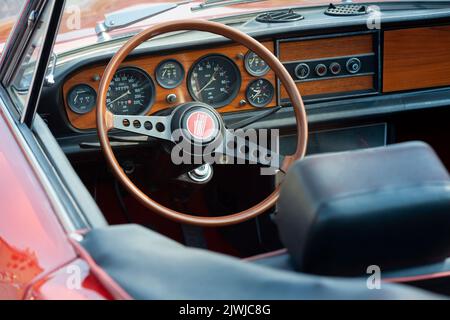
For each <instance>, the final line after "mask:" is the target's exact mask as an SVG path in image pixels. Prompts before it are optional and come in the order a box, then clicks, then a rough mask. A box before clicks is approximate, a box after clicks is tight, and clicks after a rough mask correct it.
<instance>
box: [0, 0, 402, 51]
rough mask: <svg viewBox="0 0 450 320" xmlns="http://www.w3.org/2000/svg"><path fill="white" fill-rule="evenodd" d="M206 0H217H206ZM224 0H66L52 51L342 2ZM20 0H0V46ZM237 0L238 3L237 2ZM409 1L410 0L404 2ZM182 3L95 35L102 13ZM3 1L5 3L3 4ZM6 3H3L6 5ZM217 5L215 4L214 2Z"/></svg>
mask: <svg viewBox="0 0 450 320" xmlns="http://www.w3.org/2000/svg"><path fill="white" fill-rule="evenodd" d="M209 1H210V2H218V1H217V0H209ZM234 1H235V3H234V4H233V0H227V1H225V2H227V4H226V5H219V6H217V5H214V6H210V7H207V8H204V9H201V10H193V9H195V8H198V7H199V6H200V5H201V4H203V3H204V2H205V0H192V1H186V0H152V1H148V0H127V1H111V0H67V1H66V8H65V12H64V16H63V19H62V21H61V26H60V30H59V34H58V37H57V40H56V46H55V49H54V50H55V53H57V54H59V53H62V52H67V51H71V50H76V49H80V48H84V47H86V46H88V45H94V44H96V43H99V42H104V41H108V40H110V39H111V38H112V39H114V38H118V37H123V36H128V35H130V34H134V33H137V32H139V31H141V30H142V29H143V28H145V27H148V26H151V25H153V24H158V23H161V22H165V21H171V20H177V19H208V20H211V19H220V18H227V17H232V16H236V15H242V14H248V13H255V12H262V11H267V10H276V9H283V8H292V7H310V6H319V5H328V4H329V3H330V2H331V3H341V2H342V1H330V0H254V1H252V2H247V3H242V1H239V0H234ZM392 1H396V2H397V1H398V0H379V1H370V2H371V3H374V2H392ZM22 2H23V0H2V4H0V49H1V46H2V43H4V42H5V41H6V38H7V36H8V32H7V31H8V30H9V29H10V28H11V27H12V25H13V23H14V14H13V13H14V12H17V10H15V9H17V8H16V7H19V6H20V5H21V4H22ZM239 2H241V3H239ZM353 2H354V3H355V2H356V3H363V2H367V1H363V0H353ZM408 2H410V1H408ZM177 3H182V4H181V5H179V6H178V7H176V8H173V9H171V10H168V11H166V12H163V13H161V14H158V15H156V16H153V17H151V18H148V19H146V20H142V21H140V22H138V23H135V24H131V25H129V26H127V27H125V28H119V29H116V30H113V31H110V32H108V34H109V35H111V37H110V38H101V37H98V36H97V33H96V31H95V27H96V25H97V23H99V22H102V21H103V20H104V19H105V15H107V14H109V13H112V12H117V11H120V10H124V9H136V8H139V9H141V8H144V7H145V8H148V7H151V6H158V5H159V6H160V5H163V4H177ZM3 4H5V5H3ZM6 4H7V5H6ZM216 4H217V3H216Z"/></svg>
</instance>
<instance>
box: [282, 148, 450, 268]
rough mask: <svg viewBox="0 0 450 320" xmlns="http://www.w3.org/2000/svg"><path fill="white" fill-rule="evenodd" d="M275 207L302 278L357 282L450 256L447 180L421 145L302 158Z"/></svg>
mask: <svg viewBox="0 0 450 320" xmlns="http://www.w3.org/2000/svg"><path fill="white" fill-rule="evenodd" d="M278 204H279V206H278V208H279V209H278V214H277V216H276V222H277V225H278V228H279V231H280V237H281V239H282V241H283V243H284V245H285V246H286V248H287V249H288V251H289V253H290V254H291V256H292V258H293V260H294V263H295V265H296V267H297V268H298V269H299V270H301V271H302V272H308V273H315V274H324V275H337V276H357V275H362V274H365V273H366V270H367V267H368V266H371V265H377V266H379V267H380V268H381V270H382V271H383V270H384V271H388V270H397V269H401V268H405V267H413V266H421V265H425V264H428V263H434V262H437V261H442V260H444V259H445V258H447V257H449V256H450V178H449V174H448V172H447V170H446V169H445V167H444V166H443V164H442V163H441V161H440V160H439V159H438V157H437V156H436V154H435V153H434V151H433V150H432V149H431V148H430V147H429V146H428V145H427V144H425V143H422V142H409V143H402V144H396V145H390V146H387V147H381V148H373V149H364V150H358V151H349V152H340V153H331V154H322V155H315V156H309V157H306V158H305V159H303V160H300V161H298V162H297V163H295V164H294V165H293V166H292V168H291V170H290V171H289V172H288V174H287V176H286V177H285V181H284V183H283V186H282V189H281V194H280V199H279V203H278Z"/></svg>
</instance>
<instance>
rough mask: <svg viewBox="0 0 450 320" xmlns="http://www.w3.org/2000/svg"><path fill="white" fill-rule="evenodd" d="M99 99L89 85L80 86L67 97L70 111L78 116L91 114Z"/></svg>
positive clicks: (73, 89)
mask: <svg viewBox="0 0 450 320" xmlns="http://www.w3.org/2000/svg"><path fill="white" fill-rule="evenodd" d="M96 99H97V93H96V92H95V90H94V89H92V87H90V86H88V85H87V84H79V85H76V86H75V87H73V88H72V89H70V91H69V94H68V95H67V103H68V105H69V107H70V109H71V110H72V111H73V112H75V113H78V114H85V113H88V112H90V111H91V110H92V109H93V108H94V106H95V102H96Z"/></svg>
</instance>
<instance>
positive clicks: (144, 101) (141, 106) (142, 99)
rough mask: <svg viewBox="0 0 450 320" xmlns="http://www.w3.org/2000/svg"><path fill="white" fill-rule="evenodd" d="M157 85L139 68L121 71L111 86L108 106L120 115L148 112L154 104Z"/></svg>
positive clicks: (117, 73) (128, 68)
mask: <svg viewBox="0 0 450 320" xmlns="http://www.w3.org/2000/svg"><path fill="white" fill-rule="evenodd" d="M154 97H155V85H154V84H153V80H152V79H151V78H150V77H149V75H148V74H147V73H146V72H145V71H143V70H141V69H138V68H134V67H125V68H122V69H119V70H118V71H117V72H116V74H115V75H114V77H113V79H112V81H111V84H110V85H109V89H108V93H107V95H106V106H107V107H108V109H109V110H110V111H111V112H112V113H114V114H118V115H136V114H143V113H145V112H147V111H148V110H149V109H150V107H151V106H152V104H153V101H154Z"/></svg>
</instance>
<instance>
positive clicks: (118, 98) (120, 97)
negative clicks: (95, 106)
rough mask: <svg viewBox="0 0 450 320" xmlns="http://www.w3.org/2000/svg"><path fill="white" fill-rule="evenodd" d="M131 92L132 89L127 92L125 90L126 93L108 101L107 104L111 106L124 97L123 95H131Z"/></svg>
mask: <svg viewBox="0 0 450 320" xmlns="http://www.w3.org/2000/svg"><path fill="white" fill-rule="evenodd" d="M130 93H131V92H130V90H128V91H127V92H125V93H124V94H122V95H121V96H119V97H117V98H116V99H114V100H113V101H111V102H110V103H108V104H107V105H108V106H109V105H110V104H112V103H114V102H116V101H117V100H120V99H122V98H123V97H126V96H127V95H129V94H130Z"/></svg>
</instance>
